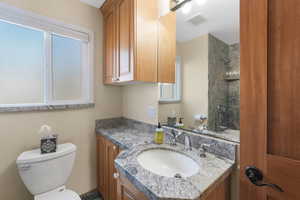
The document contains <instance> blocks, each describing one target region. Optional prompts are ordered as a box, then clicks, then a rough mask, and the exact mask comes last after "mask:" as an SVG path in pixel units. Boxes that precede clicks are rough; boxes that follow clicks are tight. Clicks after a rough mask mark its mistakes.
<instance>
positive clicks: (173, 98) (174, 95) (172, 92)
mask: <svg viewBox="0 0 300 200" xmlns="http://www.w3.org/2000/svg"><path fill="white" fill-rule="evenodd" d="M159 89H160V100H159V102H160V103H172V102H178V101H181V63H180V57H177V58H176V79H175V84H169V83H161V84H160V86H159Z"/></svg>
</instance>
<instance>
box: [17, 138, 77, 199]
mask: <svg viewBox="0 0 300 200" xmlns="http://www.w3.org/2000/svg"><path fill="white" fill-rule="evenodd" d="M75 154H76V146H75V145H74V144H71V143H67V144H61V145H58V146H57V151H56V152H55V153H49V154H41V153H40V149H35V150H32V151H26V152H24V153H22V154H21V155H20V156H19V157H18V159H17V167H18V170H19V174H20V176H21V179H22V181H23V182H24V184H25V185H26V187H27V189H28V190H29V191H30V192H31V194H33V195H38V194H42V193H45V192H49V191H51V190H54V189H57V188H59V187H61V186H64V185H65V184H66V182H67V180H68V178H69V176H70V174H71V172H72V168H73V164H74V160H75Z"/></svg>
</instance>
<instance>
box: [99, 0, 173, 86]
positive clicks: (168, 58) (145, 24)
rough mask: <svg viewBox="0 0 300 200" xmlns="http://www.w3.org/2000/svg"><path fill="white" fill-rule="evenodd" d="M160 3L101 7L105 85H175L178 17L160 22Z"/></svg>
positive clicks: (124, 1) (110, 0)
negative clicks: (170, 83) (147, 83)
mask: <svg viewBox="0 0 300 200" xmlns="http://www.w3.org/2000/svg"><path fill="white" fill-rule="evenodd" d="M160 1H161V0H151V1H149V0H106V2H105V3H104V4H103V6H102V7H101V11H102V13H103V16H104V29H105V30H104V33H105V34H104V41H105V42H104V83H105V84H113V85H124V84H126V83H134V82H153V83H155V82H166V83H169V82H174V81H175V59H176V53H174V52H176V30H175V29H176V20H173V19H174V17H175V13H172V14H170V15H167V16H164V17H162V18H160V17H159V3H160ZM166 23H168V24H166ZM174 34H175V37H174Z"/></svg>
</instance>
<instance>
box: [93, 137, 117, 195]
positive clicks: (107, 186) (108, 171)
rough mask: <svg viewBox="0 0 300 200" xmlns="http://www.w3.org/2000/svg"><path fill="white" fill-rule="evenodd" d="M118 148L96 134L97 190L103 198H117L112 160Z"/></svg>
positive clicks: (115, 174) (115, 175)
mask: <svg viewBox="0 0 300 200" xmlns="http://www.w3.org/2000/svg"><path fill="white" fill-rule="evenodd" d="M119 152H120V149H119V147H118V146H117V145H115V144H113V143H112V142H110V141H109V140H107V139H106V138H104V137H103V136H97V157H98V190H99V192H100V193H101V194H102V196H103V198H104V200H116V199H117V179H116V178H117V171H116V169H115V167H114V160H115V159H116V157H117V156H118V154H119Z"/></svg>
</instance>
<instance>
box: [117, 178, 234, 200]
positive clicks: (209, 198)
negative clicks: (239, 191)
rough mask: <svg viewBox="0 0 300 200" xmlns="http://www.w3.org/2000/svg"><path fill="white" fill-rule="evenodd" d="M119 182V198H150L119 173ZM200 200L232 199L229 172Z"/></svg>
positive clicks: (141, 199) (138, 199) (144, 199)
mask: <svg viewBox="0 0 300 200" xmlns="http://www.w3.org/2000/svg"><path fill="white" fill-rule="evenodd" d="M118 174H119V176H118V182H117V192H118V196H117V197H118V198H117V200H148V198H147V197H146V196H145V195H144V193H142V192H140V191H139V190H138V189H137V188H136V187H135V186H134V185H132V183H131V182H130V181H129V180H128V179H127V178H126V177H124V176H123V175H122V173H119V172H118ZM198 200H230V176H229V173H227V174H226V175H225V176H223V177H222V178H220V180H218V181H217V182H216V183H215V184H214V185H213V186H211V187H210V189H209V190H208V191H206V192H205V193H204V194H203V196H202V197H201V198H199V199H198Z"/></svg>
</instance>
